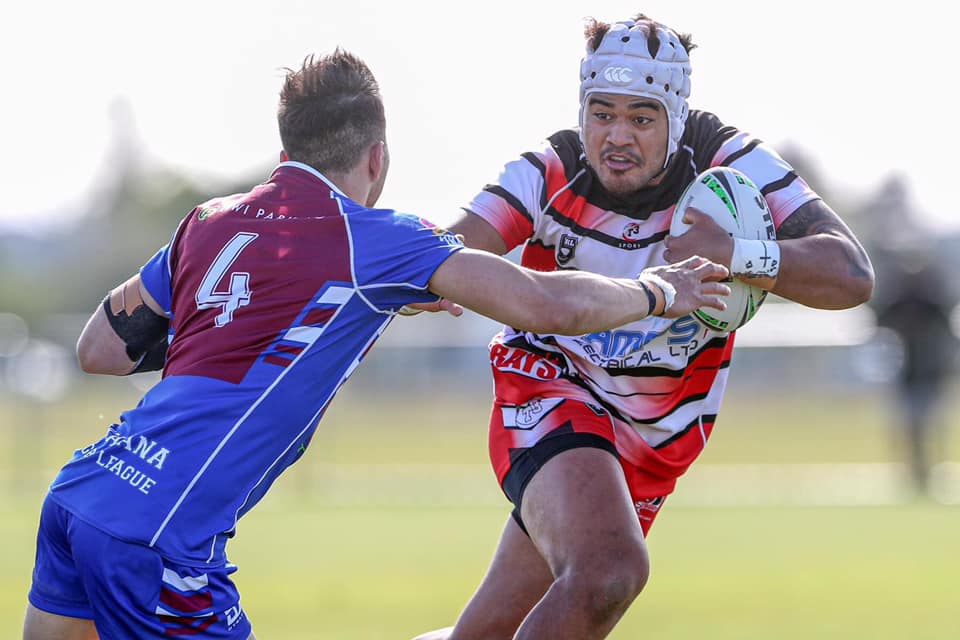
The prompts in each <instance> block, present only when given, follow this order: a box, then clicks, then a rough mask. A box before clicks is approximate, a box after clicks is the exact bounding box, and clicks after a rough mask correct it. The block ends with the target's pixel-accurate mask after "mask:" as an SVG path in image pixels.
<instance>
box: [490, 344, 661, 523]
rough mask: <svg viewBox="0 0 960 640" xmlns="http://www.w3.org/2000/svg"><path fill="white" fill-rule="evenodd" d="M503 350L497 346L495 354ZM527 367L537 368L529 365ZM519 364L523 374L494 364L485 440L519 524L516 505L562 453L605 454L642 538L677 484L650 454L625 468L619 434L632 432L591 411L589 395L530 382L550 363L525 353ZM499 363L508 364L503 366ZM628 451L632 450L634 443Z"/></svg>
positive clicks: (564, 385)
mask: <svg viewBox="0 0 960 640" xmlns="http://www.w3.org/2000/svg"><path fill="white" fill-rule="evenodd" d="M504 348H505V347H504V346H503V345H494V349H498V350H502V349H504ZM511 351H512V349H511ZM517 351H521V350H519V349H518V350H517ZM493 355H498V354H493ZM499 355H501V356H502V354H499ZM530 359H534V360H536V362H535V363H531V362H526V361H527V360H530ZM523 361H524V362H525V364H523V365H522V369H519V370H518V371H511V370H508V368H507V367H498V366H497V364H498V362H497V360H496V359H494V367H493V377H494V383H495V388H496V399H495V401H494V405H493V411H492V412H491V415H490V432H489V448H490V461H491V463H492V464H493V469H494V472H495V473H496V475H497V481H498V482H499V483H500V487H501V488H502V489H503V492H504V493H505V494H506V496H507V498H509V499H510V501H511V502H512V503H513V505H514V510H513V517H514V519H515V520H516V521H517V524H519V525H520V527H521V528H524V524H523V521H522V519H521V518H520V505H521V502H522V500H523V492H524V490H525V489H526V486H527V484H528V483H529V482H530V480H531V479H532V478H533V476H534V475H535V474H536V473H537V471H539V470H540V468H541V467H542V466H543V465H544V464H546V462H547V461H548V460H550V459H551V458H553V457H554V456H555V455H557V454H559V453H561V452H563V451H567V450H569V449H576V448H580V447H594V448H597V449H603V450H605V451H609V452H610V453H611V454H612V455H614V456H616V457H617V459H618V460H619V462H620V467H621V468H622V469H623V476H624V480H625V481H626V483H627V487H628V489H629V491H630V497H631V499H632V500H633V503H634V506H635V508H636V510H637V517H638V518H639V520H640V524H641V526H642V527H643V532H644V535H646V534H647V532H648V531H649V530H650V526H651V525H652V524H653V521H654V519H655V518H656V516H657V513H658V512H659V510H660V507H661V506H662V505H663V502H664V500H665V499H666V497H667V496H668V495H669V494H670V493H671V492H672V491H673V488H674V486H675V485H676V479H677V478H676V476H675V475H673V474H672V473H665V470H666V467H667V465H664V464H662V461H661V460H660V458H661V457H662V456H661V455H660V454H659V453H658V452H656V451H655V450H654V449H652V448H650V449H649V450H648V451H647V452H645V455H644V460H641V461H639V462H637V461H636V459H635V457H634V462H631V461H630V460H628V459H627V458H626V457H625V456H624V455H623V454H622V452H621V451H619V450H618V448H617V432H618V431H621V432H622V430H625V429H626V430H630V431H632V427H630V426H629V425H627V424H625V423H623V422H622V421H620V420H617V419H616V418H615V417H613V416H612V415H610V414H609V413H608V412H607V411H606V410H605V409H603V408H602V407H600V406H598V405H597V404H595V403H594V401H593V398H592V397H591V396H590V395H589V393H588V392H586V391H585V390H583V389H581V388H579V387H577V386H576V385H575V384H573V383H571V382H569V381H566V380H562V379H560V378H559V377H558V378H556V379H553V380H544V379H543V378H542V376H541V377H540V378H539V379H538V378H536V377H531V376H530V375H529V372H535V371H538V370H539V371H540V372H545V371H547V370H548V369H549V368H550V367H551V366H554V365H553V363H552V362H551V361H550V360H548V359H546V358H544V357H543V356H540V355H537V354H534V353H531V352H529V351H523ZM501 362H509V361H508V360H504V359H503V358H501ZM527 365H531V366H527ZM524 370H526V371H524ZM634 440H635V439H634ZM632 446H633V448H634V449H636V442H635V441H634V443H633V444H632ZM647 463H649V464H647ZM524 530H526V529H524Z"/></svg>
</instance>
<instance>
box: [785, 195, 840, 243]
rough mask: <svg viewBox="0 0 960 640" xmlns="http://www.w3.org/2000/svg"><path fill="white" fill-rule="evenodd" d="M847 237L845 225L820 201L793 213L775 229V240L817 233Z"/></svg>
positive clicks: (814, 201)
mask: <svg viewBox="0 0 960 640" xmlns="http://www.w3.org/2000/svg"><path fill="white" fill-rule="evenodd" d="M831 232H833V233H835V234H838V235H841V236H844V237H849V236H850V232H849V231H848V230H847V228H846V225H844V224H843V222H842V221H841V220H840V218H838V217H837V214H835V213H834V212H833V211H831V210H830V208H829V207H827V206H826V205H825V204H823V202H822V201H821V200H813V201H811V202H808V203H807V204H805V205H803V206H802V207H800V208H799V209H797V210H796V211H794V212H793V214H791V215H790V217H789V218H787V219H786V220H784V221H783V224H781V225H780V228H779V229H777V240H790V239H792V238H803V237H804V236H812V235H816V234H818V233H831Z"/></svg>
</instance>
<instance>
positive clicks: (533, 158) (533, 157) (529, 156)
mask: <svg viewBox="0 0 960 640" xmlns="http://www.w3.org/2000/svg"><path fill="white" fill-rule="evenodd" d="M520 156H521V157H522V158H523V159H524V160H526V161H527V162H529V163H530V164H532V165H533V166H534V168H535V169H536V170H537V171H539V172H540V175H541V176H543V177H544V179H546V177H547V165H545V164H543V160H541V159H540V157H539V156H538V155H537V154H535V153H533V152H532V151H527V152H526V153H522V154H520Z"/></svg>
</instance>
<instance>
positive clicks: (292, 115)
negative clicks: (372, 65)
mask: <svg viewBox="0 0 960 640" xmlns="http://www.w3.org/2000/svg"><path fill="white" fill-rule="evenodd" d="M286 72H287V76H286V79H285V80H284V83H283V89H282V90H281V91H280V106H279V108H278V109H277V122H278V124H279V125H280V141H281V142H282V143H283V150H284V151H286V152H287V156H289V158H290V159H291V160H296V161H297V162H303V163H304V164H308V165H310V166H311V167H313V168H314V169H316V170H318V171H321V172H326V173H332V174H338V173H346V172H347V171H349V170H350V169H352V168H353V167H354V166H356V164H357V163H358V162H359V161H360V158H361V157H362V155H363V153H364V151H365V150H366V149H368V148H369V147H370V145H371V144H373V143H375V142H377V141H379V140H383V139H384V136H385V134H386V118H385V117H384V111H383V100H382V98H381V97H380V86H379V85H378V84H377V80H376V78H374V77H373V73H371V72H370V69H369V68H368V67H367V65H366V64H365V63H364V62H363V60H361V59H360V58H358V57H357V56H355V55H353V54H351V53H348V52H346V51H343V50H342V49H340V48H339V47H338V48H337V49H336V50H334V52H333V53H331V54H328V55H324V56H321V57H319V58H317V57H314V56H312V55H311V56H308V57H307V58H306V59H305V60H304V61H303V66H302V67H300V69H299V70H297V71H294V70H292V69H286Z"/></svg>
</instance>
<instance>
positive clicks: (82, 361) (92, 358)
mask: <svg viewBox="0 0 960 640" xmlns="http://www.w3.org/2000/svg"><path fill="white" fill-rule="evenodd" d="M77 363H78V364H79V365H80V370H81V371H83V372H84V373H99V374H108V375H123V374H125V373H127V371H128V370H129V369H130V367H131V366H132V363H131V362H129V359H127V358H123V359H120V358H118V356H117V355H116V354H110V353H108V352H107V349H104V348H103V345H102V344H100V343H98V342H97V341H96V340H90V339H85V338H84V336H81V337H80V339H79V340H78V341H77Z"/></svg>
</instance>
